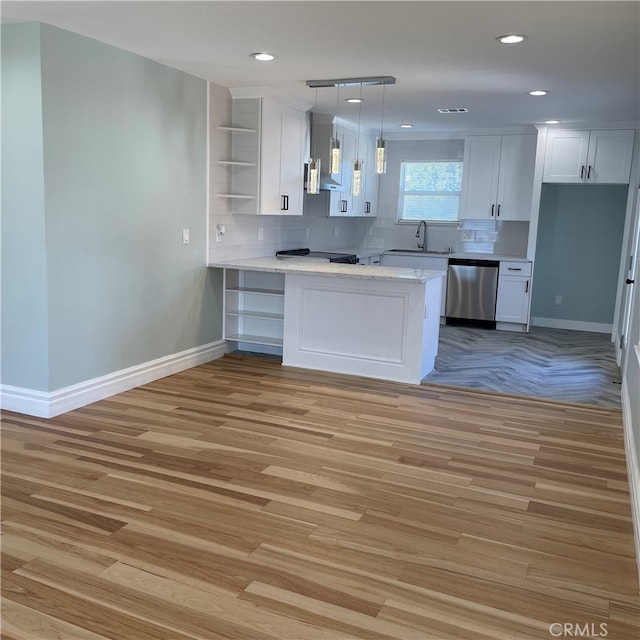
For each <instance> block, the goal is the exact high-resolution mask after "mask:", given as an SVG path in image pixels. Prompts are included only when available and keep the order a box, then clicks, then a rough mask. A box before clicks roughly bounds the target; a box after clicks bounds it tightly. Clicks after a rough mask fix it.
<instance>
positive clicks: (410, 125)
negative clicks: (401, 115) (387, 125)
mask: <svg viewBox="0 0 640 640" xmlns="http://www.w3.org/2000/svg"><path fill="white" fill-rule="evenodd" d="M411 127H413V125H412V124H409V123H408V122H405V123H403V124H401V125H400V128H401V129H411Z"/></svg>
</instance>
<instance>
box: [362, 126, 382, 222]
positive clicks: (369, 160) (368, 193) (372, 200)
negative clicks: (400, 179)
mask: <svg viewBox="0 0 640 640" xmlns="http://www.w3.org/2000/svg"><path fill="white" fill-rule="evenodd" d="M364 169H365V173H366V184H365V194H364V215H366V216H368V217H370V218H373V217H375V216H377V215H378V178H379V177H378V174H377V173H376V141H375V139H373V138H368V139H367V155H366V157H365V165H364Z"/></svg>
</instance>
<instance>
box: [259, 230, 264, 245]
mask: <svg viewBox="0 0 640 640" xmlns="http://www.w3.org/2000/svg"><path fill="white" fill-rule="evenodd" d="M258 240H259V241H260V242H261V241H262V240H264V229H263V228H262V227H260V228H259V229H258Z"/></svg>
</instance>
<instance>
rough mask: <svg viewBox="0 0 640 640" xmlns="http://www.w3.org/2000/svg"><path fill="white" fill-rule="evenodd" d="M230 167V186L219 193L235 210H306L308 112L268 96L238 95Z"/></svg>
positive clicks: (231, 129)
mask: <svg viewBox="0 0 640 640" xmlns="http://www.w3.org/2000/svg"><path fill="white" fill-rule="evenodd" d="M232 111H233V123H232V124H231V125H229V126H222V127H220V129H222V130H224V131H227V132H228V133H229V135H231V145H230V148H231V157H230V158H228V159H225V160H221V161H220V164H221V165H223V166H226V167H227V170H228V171H229V172H230V174H229V185H230V189H229V192H228V193H221V194H219V195H220V197H222V198H229V199H230V200H231V201H232V202H233V206H232V211H233V212H234V213H246V214H262V215H302V199H303V194H304V136H305V126H306V125H305V118H304V113H303V112H301V111H298V110H296V109H291V108H289V107H287V106H284V105H280V104H278V103H276V102H274V101H271V100H268V99H266V98H235V99H234V100H233V109H232Z"/></svg>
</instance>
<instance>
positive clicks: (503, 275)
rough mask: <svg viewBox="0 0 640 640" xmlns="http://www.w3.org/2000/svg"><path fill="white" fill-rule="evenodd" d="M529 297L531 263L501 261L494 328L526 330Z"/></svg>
mask: <svg viewBox="0 0 640 640" xmlns="http://www.w3.org/2000/svg"><path fill="white" fill-rule="evenodd" d="M530 299H531V263H530V262H507V261H501V262H500V270H499V274H498V295H497V299H496V328H498V329H507V330H511V331H526V327H527V324H528V322H529V303H530ZM501 323H506V324H501Z"/></svg>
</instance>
